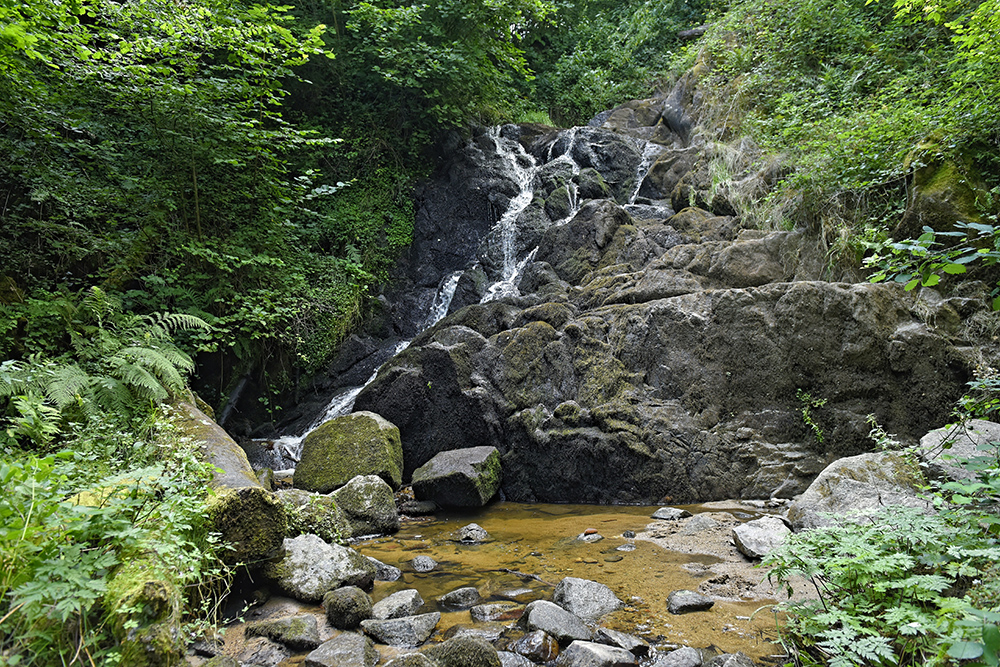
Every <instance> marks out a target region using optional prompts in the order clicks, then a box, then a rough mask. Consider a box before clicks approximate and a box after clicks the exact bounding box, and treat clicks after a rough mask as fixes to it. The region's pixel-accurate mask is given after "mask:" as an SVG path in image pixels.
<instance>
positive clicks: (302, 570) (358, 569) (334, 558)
mask: <svg viewBox="0 0 1000 667" xmlns="http://www.w3.org/2000/svg"><path fill="white" fill-rule="evenodd" d="M284 546H285V554H284V557H283V558H282V559H281V560H280V561H277V562H271V563H268V564H267V565H265V567H264V574H265V575H266V576H268V577H269V578H271V579H272V580H273V581H274V582H275V583H276V584H277V586H278V588H280V589H281V590H282V591H283V592H285V593H286V594H288V595H290V596H292V597H294V598H295V599H297V600H302V601H304V602H319V601H320V600H322V599H323V595H325V594H326V592H327V591H331V590H333V589H335V588H340V587H341V586H357V587H358V588H362V589H367V590H370V589H371V587H372V584H373V582H374V580H375V566H374V565H372V563H371V562H370V561H368V560H367V559H366V558H365V557H364V556H362V555H361V554H359V553H358V552H357V551H355V550H354V549H351V548H350V547H345V546H341V545H339V544H327V543H326V542H324V541H323V540H321V539H320V538H319V537H317V536H315V535H300V536H299V537H293V538H287V539H285V545H284Z"/></svg>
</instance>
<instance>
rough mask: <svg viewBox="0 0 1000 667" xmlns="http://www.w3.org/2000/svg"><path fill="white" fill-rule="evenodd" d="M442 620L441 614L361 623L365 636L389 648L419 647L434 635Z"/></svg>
mask: <svg viewBox="0 0 1000 667" xmlns="http://www.w3.org/2000/svg"><path fill="white" fill-rule="evenodd" d="M440 620H441V613H440V612H437V611H435V612H431V613H429V614H420V615H419V616H402V617H400V618H392V619H388V620H378V619H369V620H367V621H361V628H362V629H363V630H364V631H365V634H366V635H368V636H369V637H372V638H373V639H375V640H376V641H378V642H379V643H380V644H388V645H389V646H419V645H420V644H423V643H424V642H425V641H427V639H428V638H429V637H430V636H431V635H432V634H434V628H435V627H436V626H437V624H438V622H439V621H440Z"/></svg>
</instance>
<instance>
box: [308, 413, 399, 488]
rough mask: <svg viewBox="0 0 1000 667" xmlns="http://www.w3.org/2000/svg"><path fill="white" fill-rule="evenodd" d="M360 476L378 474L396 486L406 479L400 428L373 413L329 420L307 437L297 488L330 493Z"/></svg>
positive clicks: (393, 486)
mask: <svg viewBox="0 0 1000 667" xmlns="http://www.w3.org/2000/svg"><path fill="white" fill-rule="evenodd" d="M358 475H378V476H379V477H381V478H382V479H383V480H385V482H386V483H387V484H389V485H390V486H391V487H392V488H394V489H398V488H399V486H400V484H402V481H403V447H402V444H401V443H400V439H399V429H398V428H396V427H395V426H394V425H393V424H391V423H390V422H388V421H386V420H385V419H383V418H382V417H380V416H378V415H376V414H375V413H372V412H356V413H354V414H350V415H346V416H344V417H338V418H336V419H331V420H330V421H328V422H326V423H325V424H323V425H322V426H320V427H319V428H318V429H316V430H315V431H313V432H312V433H310V434H309V435H308V436H306V439H305V441H304V442H303V443H302V461H300V462H299V465H298V466H297V467H296V469H295V482H294V483H295V488H297V489H304V490H306V491H315V492H316V493H330V492H331V491H333V490H335V489H338V488H340V487H341V486H343V485H345V484H347V483H348V482H349V481H351V479H353V478H354V477H356V476H358Z"/></svg>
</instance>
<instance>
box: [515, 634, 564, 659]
mask: <svg viewBox="0 0 1000 667" xmlns="http://www.w3.org/2000/svg"><path fill="white" fill-rule="evenodd" d="M510 650H511V651H513V652H514V653H517V654H519V655H523V656H524V657H526V658H529V659H530V660H532V661H533V662H549V661H550V660H555V659H556V658H557V657H559V642H557V641H556V640H555V639H554V638H552V637H551V636H549V635H548V634H546V633H545V632H544V631H542V630H534V631H533V632H529V633H528V634H526V635H525V636H523V637H521V638H520V639H518V640H517V641H516V642H514V643H513V644H511V646H510Z"/></svg>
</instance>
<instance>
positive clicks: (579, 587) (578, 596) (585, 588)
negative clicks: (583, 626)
mask: <svg viewBox="0 0 1000 667" xmlns="http://www.w3.org/2000/svg"><path fill="white" fill-rule="evenodd" d="M552 601H553V602H555V603H556V604H557V605H559V606H560V607H562V608H563V609H565V610H566V611H568V612H570V613H571V614H575V615H576V616H579V617H580V618H582V619H586V620H596V619H598V618H600V617H601V616H604V615H605V614H608V613H610V612H612V611H615V610H616V609H621V608H622V607H623V606H625V603H624V602H622V601H621V600H620V599H618V596H617V595H615V594H614V591H612V590H611V589H610V588H608V587H607V586H605V585H604V584H600V583H598V582H596V581H590V580H588V579H578V578H576V577H565V578H564V579H563V580H562V581H560V582H559V584H558V585H557V586H556V590H555V592H554V593H553V594H552Z"/></svg>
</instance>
